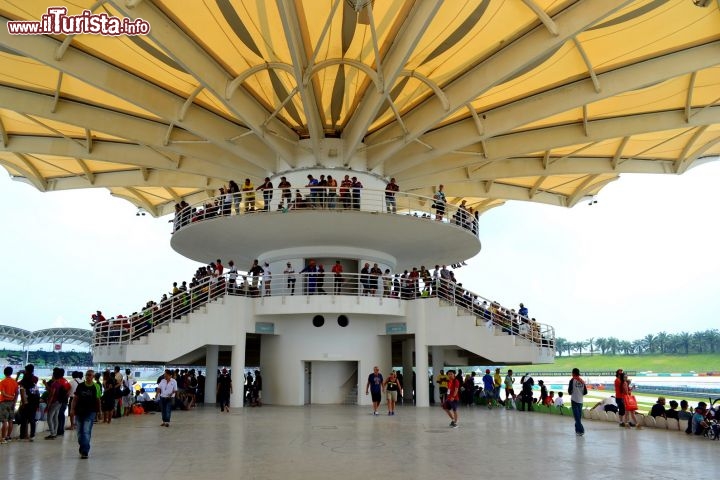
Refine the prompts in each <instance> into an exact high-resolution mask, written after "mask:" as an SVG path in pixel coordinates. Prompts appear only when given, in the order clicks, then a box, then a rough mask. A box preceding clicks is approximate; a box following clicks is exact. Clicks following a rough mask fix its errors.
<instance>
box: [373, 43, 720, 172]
mask: <svg viewBox="0 0 720 480" xmlns="http://www.w3.org/2000/svg"><path fill="white" fill-rule="evenodd" d="M719 63H720V41H716V42H712V43H708V44H706V45H701V46H698V47H693V48H689V49H686V50H681V51H678V52H675V53H671V54H667V55H663V56H661V57H657V58H653V59H649V60H646V61H644V62H640V63H637V64H633V65H629V66H626V67H622V68H618V69H616V70H613V71H610V72H606V73H603V74H601V75H598V79H599V82H600V83H601V84H602V85H603V86H604V87H603V89H602V90H601V91H600V92H598V91H596V90H595V83H594V81H593V80H592V79H585V80H580V81H578V82H573V83H571V84H568V85H564V86H562V87H557V88H554V89H552V90H549V91H547V92H544V93H541V94H538V95H534V96H532V97H529V98H526V99H523V100H519V101H517V102H513V103H510V104H508V105H504V106H502V107H498V108H496V109H494V110H490V111H488V112H485V117H486V118H485V119H484V123H483V125H484V128H485V130H484V133H483V134H482V135H479V134H478V133H477V130H475V125H474V121H473V119H472V118H467V119H465V120H462V121H460V122H456V123H454V124H452V125H451V126H448V127H443V128H439V129H437V130H435V131H433V132H430V133H428V134H427V135H424V136H423V137H422V139H423V141H424V142H426V143H428V144H430V145H432V146H433V150H431V151H429V152H428V151H426V150H415V151H413V148H412V146H409V147H408V148H405V149H404V150H403V151H402V152H401V155H398V158H402V160H399V161H397V162H395V163H396V164H395V165H388V167H387V168H386V171H388V172H397V171H402V170H406V169H408V168H412V167H413V166H416V165H420V164H422V163H424V162H426V161H428V160H431V159H433V158H435V157H438V156H441V155H444V154H447V153H450V152H452V151H455V150H460V149H462V148H465V147H467V146H468V145H471V144H473V143H476V142H479V141H481V140H484V139H489V138H491V137H495V136H497V135H502V134H503V133H506V132H509V131H511V130H513V129H515V128H518V127H520V126H522V125H526V124H529V123H532V122H534V121H537V120H540V119H542V118H546V117H549V116H551V115H554V114H557V113H562V112H566V111H569V110H572V109H574V108H579V107H582V106H583V105H586V104H588V103H592V102H596V101H599V100H602V99H605V98H609V97H612V96H615V95H618V94H621V93H624V92H628V91H632V90H638V89H641V88H643V87H646V86H648V85H652V84H655V83H658V82H661V81H664V80H667V79H670V78H674V77H677V76H680V75H685V74H687V73H689V72H693V71H695V70H702V69H704V68H708V67H712V66H714V65H717V64H719ZM592 123H594V122H592V121H589V122H588V133H589V134H590V135H592V132H590V130H591V127H590V125H591V124H592ZM487 154H488V156H494V153H493V151H492V149H491V148H490V147H488V152H487Z"/></svg>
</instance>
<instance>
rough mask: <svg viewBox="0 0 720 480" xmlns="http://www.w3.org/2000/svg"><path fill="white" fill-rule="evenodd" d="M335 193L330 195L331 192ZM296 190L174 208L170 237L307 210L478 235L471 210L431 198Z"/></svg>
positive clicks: (373, 191)
mask: <svg viewBox="0 0 720 480" xmlns="http://www.w3.org/2000/svg"><path fill="white" fill-rule="evenodd" d="M333 189H334V190H336V191H335V192H332V191H331V190H333ZM333 189H330V188H329V187H299V188H295V187H293V188H273V189H265V190H251V191H247V192H239V193H226V194H223V195H219V196H216V197H211V198H208V199H207V200H205V201H203V202H198V203H195V204H193V205H188V206H185V207H184V208H179V206H178V208H177V211H176V213H175V219H174V220H173V233H175V232H177V231H178V230H182V229H183V228H184V227H186V226H188V225H190V224H193V223H196V222H201V221H204V220H209V219H213V218H218V217H230V216H240V215H249V214H260V213H269V212H283V213H288V212H302V211H309V210H318V211H322V210H334V211H359V212H371V213H376V214H377V213H380V214H390V215H411V216H415V217H419V218H425V219H431V220H437V221H441V222H444V223H446V224H450V225H454V226H457V227H460V228H465V229H466V230H468V231H470V232H472V233H473V234H475V235H477V233H478V215H477V212H473V210H472V208H470V207H464V206H462V204H461V205H453V204H451V203H448V202H442V203H439V202H436V201H435V200H433V199H432V198H430V197H424V196H422V195H415V194H413V193H407V192H395V193H394V194H392V196H390V195H389V194H388V192H387V191H386V190H377V189H371V188H362V189H353V188H346V189H343V188H342V187H337V188H333Z"/></svg>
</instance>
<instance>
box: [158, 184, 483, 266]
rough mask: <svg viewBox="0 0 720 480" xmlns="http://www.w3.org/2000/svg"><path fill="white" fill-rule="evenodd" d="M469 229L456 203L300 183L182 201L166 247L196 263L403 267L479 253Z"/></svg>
mask: <svg viewBox="0 0 720 480" xmlns="http://www.w3.org/2000/svg"><path fill="white" fill-rule="evenodd" d="M312 190H315V191H312ZM477 234H478V219H477V217H476V216H475V215H474V214H473V213H472V211H471V210H469V209H466V208H465V207H464V206H462V204H461V205H453V204H451V203H442V204H439V203H438V202H437V201H435V200H433V199H432V198H429V197H424V196H420V195H414V194H410V193H405V192H396V193H395V195H394V197H388V196H387V194H386V192H385V190H378V189H367V188H363V189H361V190H358V192H356V193H355V194H353V192H348V194H347V196H342V193H341V194H340V195H338V196H334V195H329V194H328V193H327V192H326V191H324V189H322V188H316V189H311V188H308V187H303V188H300V189H292V190H290V189H284V190H283V189H268V190H260V191H255V190H252V191H246V192H241V193H238V194H234V195H233V194H225V195H221V196H218V197H214V198H210V199H208V200H207V201H205V202H202V203H199V204H195V205H190V206H186V207H185V208H183V209H181V210H179V211H178V213H177V214H176V216H175V220H174V234H173V237H172V240H171V245H172V247H173V249H175V250H176V251H177V252H178V253H180V254H182V255H184V256H186V257H188V258H191V259H193V260H197V261H200V262H207V261H209V260H212V259H215V258H233V259H235V261H238V262H239V264H241V265H242V264H245V263H247V264H249V263H252V260H253V259H257V258H259V259H260V260H268V259H269V260H272V261H275V260H283V259H287V258H294V257H298V256H305V257H313V256H319V255H322V256H337V257H342V258H353V257H354V258H364V259H368V260H372V261H377V262H381V263H383V264H386V265H390V266H392V267H394V268H409V267H412V266H419V265H424V264H427V265H435V264H452V263H456V262H460V261H462V260H465V259H468V258H471V257H473V256H475V255H477V254H478V253H479V252H480V248H481V244H480V240H479V239H478V236H477Z"/></svg>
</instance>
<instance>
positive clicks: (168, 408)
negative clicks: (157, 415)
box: [157, 370, 178, 427]
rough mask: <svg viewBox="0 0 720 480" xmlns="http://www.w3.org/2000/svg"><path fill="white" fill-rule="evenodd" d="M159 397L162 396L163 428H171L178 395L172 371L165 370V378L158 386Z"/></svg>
mask: <svg viewBox="0 0 720 480" xmlns="http://www.w3.org/2000/svg"><path fill="white" fill-rule="evenodd" d="M157 388H158V395H160V412H161V413H162V424H160V426H161V427H169V426H170V415H171V414H172V406H173V402H175V395H176V394H177V389H178V387H177V381H175V379H174V378H172V373H171V372H170V370H165V378H163V379H162V380H160V383H159V384H158V387H157Z"/></svg>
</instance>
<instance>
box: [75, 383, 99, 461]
mask: <svg viewBox="0 0 720 480" xmlns="http://www.w3.org/2000/svg"><path fill="white" fill-rule="evenodd" d="M94 377H95V372H94V371H93V370H88V371H87V372H85V381H84V382H82V383H78V385H77V387H76V388H75V394H74V395H73V397H72V400H71V401H70V418H74V419H75V421H74V423H75V428H76V429H77V439H78V445H79V452H80V458H83V459H85V458H88V455H90V439H91V437H92V429H93V424H94V423H95V416H96V415H97V414H98V412H99V411H100V395H99V392H98V389H97V388H95V382H94Z"/></svg>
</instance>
